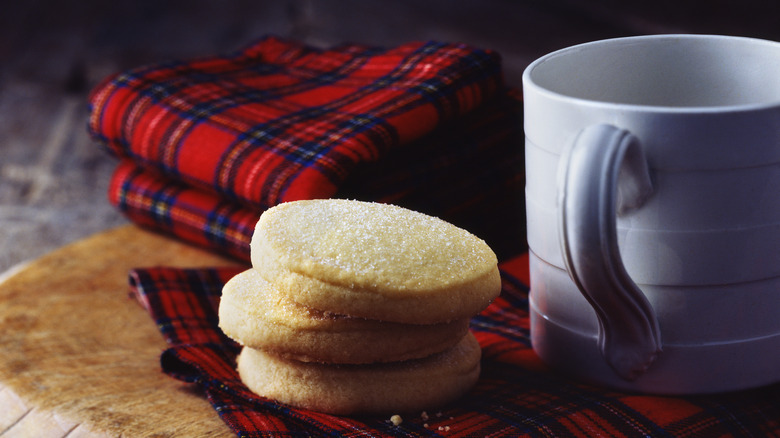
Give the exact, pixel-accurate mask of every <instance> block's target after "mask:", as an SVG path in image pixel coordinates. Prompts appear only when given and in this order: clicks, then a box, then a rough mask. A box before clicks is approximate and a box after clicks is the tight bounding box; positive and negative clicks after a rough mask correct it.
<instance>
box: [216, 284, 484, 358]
mask: <svg viewBox="0 0 780 438" xmlns="http://www.w3.org/2000/svg"><path fill="white" fill-rule="evenodd" d="M468 324H469V321H468V318H462V319H458V320H454V321H451V322H448V323H442V324H431V325H412V324H400V323H393V322H382V321H375V320H368V319H364V318H356V317H350V316H345V315H337V314H329V313H326V312H322V311H318V310H314V309H311V308H307V307H305V306H302V305H300V304H298V303H295V302H293V301H290V300H289V299H287V298H286V297H285V296H282V295H280V294H279V292H278V291H276V290H275V289H274V288H273V287H272V286H271V285H270V284H269V283H268V282H267V281H265V280H264V279H263V278H262V277H261V276H260V275H259V274H258V273H257V271H256V270H254V269H249V270H246V271H244V272H242V273H240V274H238V275H236V276H235V277H233V278H232V279H231V280H230V281H228V282H227V284H225V286H224V288H223V289H222V299H221V301H220V305H219V326H220V328H222V330H223V331H224V332H225V334H226V335H228V337H230V338H232V339H234V340H236V341H237V342H239V343H240V344H242V345H246V346H249V347H252V348H260V349H264V350H268V351H272V352H274V353H275V354H277V355H282V356H286V357H290V358H295V359H298V360H302V361H317V362H330V363H341V364H359V363H371V362H390V361H400V360H406V359H416V358H420V357H424V356H427V355H430V354H434V353H438V352H441V351H442V350H445V349H447V348H449V347H451V346H453V345H454V344H455V343H457V342H458V340H459V339H460V338H461V337H463V335H465V334H466V332H467V331H468Z"/></svg>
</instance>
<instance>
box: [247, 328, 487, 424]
mask: <svg viewBox="0 0 780 438" xmlns="http://www.w3.org/2000/svg"><path fill="white" fill-rule="evenodd" d="M480 356H481V351H480V347H479V344H478V343H477V340H476V339H475V338H474V335H472V334H471V333H468V334H467V335H466V336H464V337H463V338H462V339H461V340H460V342H459V343H458V344H456V345H455V346H454V347H452V348H450V349H448V350H445V351H444V352H442V353H439V354H435V355H433V356H428V357H427V358H423V359H417V360H412V361H406V362H392V363H383V364H372V365H331V364H320V363H313V362H298V361H294V360H289V359H284V358H281V357H278V356H274V355H272V354H268V353H266V352H263V351H262V350H255V349H251V348H248V347H244V349H243V350H242V352H241V354H240V355H239V357H238V373H239V375H240V376H241V380H242V381H243V382H244V384H245V385H246V386H247V387H248V388H249V389H250V390H252V392H254V393H256V394H258V395H261V396H264V397H267V398H271V399H274V400H277V401H279V402H282V403H286V404H289V405H292V406H296V407H300V408H306V409H311V410H315V411H319V412H324V413H330V414H335V415H352V414H396V413H403V412H415V411H416V412H419V411H421V410H425V409H433V408H437V407H439V406H442V405H444V404H447V403H449V402H452V401H455V400H456V399H458V398H460V397H461V396H463V395H464V394H465V393H466V392H467V391H468V390H469V389H471V388H472V386H473V385H474V384H475V383H476V381H477V379H478V377H479V371H480Z"/></svg>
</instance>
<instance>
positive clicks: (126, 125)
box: [89, 37, 525, 258]
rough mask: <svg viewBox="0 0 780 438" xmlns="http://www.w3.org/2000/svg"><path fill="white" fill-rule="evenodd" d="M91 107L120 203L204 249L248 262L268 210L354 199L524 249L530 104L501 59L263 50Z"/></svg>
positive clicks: (180, 69)
mask: <svg viewBox="0 0 780 438" xmlns="http://www.w3.org/2000/svg"><path fill="white" fill-rule="evenodd" d="M90 108H91V114H90V118H89V131H90V133H91V135H92V136H93V138H94V139H96V140H97V141H98V142H99V143H101V144H102V145H103V146H104V147H105V148H106V149H107V150H108V151H110V152H111V153H112V154H114V155H116V156H118V157H120V158H121V159H122V160H123V162H122V164H121V165H120V167H119V169H118V170H117V172H116V174H115V175H114V180H113V182H112V184H111V189H110V193H109V198H110V200H111V202H113V203H114V204H115V205H117V206H118V207H119V208H120V209H121V210H122V211H124V212H125V213H126V214H127V215H128V216H129V217H130V218H131V219H132V220H134V221H136V222H138V223H141V224H144V225H146V226H150V227H155V228H158V229H162V230H164V231H166V232H168V233H171V234H174V235H176V236H179V237H182V238H185V239H188V240H191V241H194V242H196V243H198V244H201V245H207V246H209V247H211V248H216V249H220V250H222V251H224V252H227V253H230V254H233V255H238V256H240V257H242V258H245V257H246V254H247V242H248V239H249V237H250V236H251V227H250V228H247V224H248V223H249V222H251V218H254V220H256V219H257V217H258V216H259V214H260V213H261V212H262V211H263V210H265V209H267V208H269V207H271V206H274V205H276V204H279V203H281V202H285V201H291V200H297V199H309V198H328V197H352V198H356V199H362V200H374V201H381V202H392V203H396V204H399V205H403V206H405V207H408V208H412V209H415V210H419V211H422V212H425V213H428V214H432V215H436V216H440V217H442V218H444V219H445V220H449V221H450V222H453V223H455V224H456V225H459V226H462V227H464V228H467V229H469V230H470V231H472V232H474V233H475V234H477V235H480V237H483V238H484V239H485V240H487V241H488V243H490V244H491V245H494V246H496V248H494V249H495V250H496V252H497V253H500V254H505V253H506V254H508V253H511V252H515V253H517V252H518V251H522V249H523V248H524V247H525V240H524V236H523V234H522V230H523V229H524V226H523V221H524V213H523V210H522V208H523V206H522V190H523V188H522V174H523V164H522V160H523V157H522V135H521V122H520V119H519V114H520V105H519V102H518V100H517V96H516V93H515V92H513V91H512V90H508V89H507V88H506V87H505V86H504V84H503V80H502V75H501V63H500V59H499V56H498V55H497V54H496V53H494V52H491V51H485V50H478V49H475V48H471V47H468V46H465V45H462V44H443V43H437V42H427V43H410V44H405V45H402V46H399V47H396V48H392V49H378V48H371V47H363V46H357V45H345V46H340V47H336V48H333V49H328V50H324V49H315V48H312V47H307V46H304V45H302V44H299V43H296V42H291V41H285V40H281V39H278V38H275V37H267V38H264V39H262V40H260V41H259V42H257V43H255V44H253V45H250V46H249V47H247V48H245V49H243V50H241V51H238V52H236V53H233V54H230V55H227V56H217V57H211V58H204V59H198V60H192V61H189V62H168V63H163V64H156V65H151V66H146V67H141V68H137V69H134V70H131V71H128V72H124V73H121V74H118V75H115V76H112V77H110V78H108V79H107V80H105V81H104V82H103V83H102V84H100V85H99V86H98V87H97V88H96V89H95V90H94V91H93V92H92V94H91V96H90ZM497 221H502V223H500V224H497ZM496 230H502V231H501V234H500V235H498V234H497V231H496Z"/></svg>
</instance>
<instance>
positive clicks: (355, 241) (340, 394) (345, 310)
mask: <svg viewBox="0 0 780 438" xmlns="http://www.w3.org/2000/svg"><path fill="white" fill-rule="evenodd" d="M251 258H252V269H249V270H247V271H245V272H243V273H241V274H239V275H237V276H236V277H234V278H233V279H231V280H230V281H229V282H228V283H227V284H226V285H225V287H224V289H223V295H222V300H221V303H220V308H219V318H220V327H221V328H222V330H223V331H224V332H225V333H226V334H227V335H228V336H229V337H231V338H232V339H234V340H236V341H237V342H239V343H240V344H241V345H243V346H244V348H243V351H242V353H241V355H240V356H239V358H238V372H239V374H240V376H241V379H242V380H243V381H244V383H245V384H246V385H247V386H248V387H249V388H250V389H251V390H252V391H254V392H256V393H257V394H259V395H261V396H264V397H268V398H271V399H275V400H277V401H280V402H283V403H287V404H290V405H293V406H297V407H302V408H308V409H312V410H316V411H320V412H327V413H332V414H342V415H347V414H361V413H383V414H386V413H396V412H409V411H417V410H424V409H432V408H435V407H437V406H440V405H443V404H445V403H448V402H450V401H453V400H455V399H457V398H459V397H460V396H462V395H463V394H464V393H465V392H466V391H468V390H469V389H470V388H471V387H472V386H473V385H474V383H475V382H476V380H477V378H478V376H479V371H480V365H479V362H480V355H481V351H480V347H479V344H478V343H477V341H476V339H475V338H474V336H473V335H472V334H471V333H470V332H469V329H468V324H469V319H470V318H471V317H472V316H473V315H475V314H477V313H479V312H480V311H481V310H482V309H484V308H485V307H487V305H488V304H489V303H490V302H491V301H492V300H493V299H494V298H495V297H496V296H497V295H498V293H499V291H500V288H501V286H500V278H499V272H498V268H497V260H496V256H495V254H494V253H493V251H492V250H491V249H490V248H489V247H488V246H487V244H485V242H484V241H482V240H481V239H479V238H477V237H476V236H474V235H472V234H470V233H469V232H467V231H465V230H463V229H460V228H458V227H455V226H454V225H452V224H449V223H447V222H444V221H442V220H440V219H437V218H434V217H431V216H427V215H424V214H421V213H417V212H414V211H411V210H407V209H404V208H401V207H397V206H393V205H388V204H379V203H370V202H361V201H350V200H337V199H329V200H310V201H296V202H289V203H284V204H281V205H278V206H276V207H274V208H271V209H269V210H267V211H266V212H265V213H264V214H263V215H262V217H261V218H260V220H259V221H258V223H257V226H256V228H255V233H254V235H253V237H252V244H251Z"/></svg>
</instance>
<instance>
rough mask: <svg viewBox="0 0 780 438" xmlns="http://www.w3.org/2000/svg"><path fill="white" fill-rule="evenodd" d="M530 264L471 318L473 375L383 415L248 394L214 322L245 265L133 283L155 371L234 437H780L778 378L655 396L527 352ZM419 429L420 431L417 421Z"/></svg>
mask: <svg viewBox="0 0 780 438" xmlns="http://www.w3.org/2000/svg"><path fill="white" fill-rule="evenodd" d="M527 263H528V259H527V256H520V257H516V258H513V259H511V260H508V261H506V262H503V263H502V264H501V265H500V268H501V274H502V285H503V289H502V292H501V295H500V296H499V298H497V299H496V300H495V301H494V302H493V303H492V304H491V305H490V306H489V307H488V308H487V309H486V310H485V311H484V312H482V313H481V314H480V315H478V316H476V317H474V319H473V320H472V331H473V332H474V333H475V335H476V336H477V339H478V340H479V342H480V344H481V345H482V349H483V360H482V375H481V377H480V380H479V382H478V383H477V385H476V387H475V388H474V389H473V390H472V391H471V393H469V394H467V395H466V396H465V397H464V398H463V399H461V400H460V401H458V402H456V403H454V404H453V405H451V406H448V407H445V408H443V409H442V410H441V411H436V412H428V413H427V414H428V418H427V419H425V418H423V417H422V415H421V413H419V414H420V415H408V414H407V415H404V416H403V419H404V421H403V423H402V424H401V425H399V426H393V425H392V423H391V422H390V421H389V416H388V417H387V418H379V417H374V416H366V417H355V418H352V417H339V416H332V415H327V414H321V413H317V412H311V411H307V410H304V409H297V408H292V407H289V406H286V405H282V404H279V403H276V402H273V401H271V400H267V399H265V398H262V397H258V396H256V395H254V394H253V393H251V392H250V391H249V390H248V389H247V388H246V387H245V386H244V385H243V384H242V383H241V381H240V379H239V377H238V374H237V372H236V371H235V355H236V354H237V352H238V346H237V345H236V344H235V343H234V342H233V341H231V340H229V339H227V338H226V337H225V336H224V335H223V334H222V332H221V331H220V330H219V328H218V326H217V313H216V308H217V306H218V301H219V296H220V295H221V289H222V285H223V284H224V283H225V282H226V281H227V280H228V279H229V278H231V277H232V276H233V275H235V274H237V273H238V272H240V271H241V270H243V268H211V269H180V268H165V267H158V268H149V269H136V270H134V271H133V272H132V273H131V277H130V283H131V290H132V291H133V293H134V295H135V296H136V298H137V299H138V300H139V301H140V302H141V303H142V304H143V305H144V307H145V308H146V309H147V310H148V311H149V313H150V314H151V316H152V318H153V319H154V320H155V321H156V323H157V325H158V327H159V328H160V331H161V333H162V334H163V336H164V337H165V339H166V340H167V341H168V343H169V345H170V348H168V349H167V350H166V351H164V352H163V354H162V356H161V366H162V369H163V371H164V372H166V373H167V374H169V375H170V376H172V377H174V378H177V379H179V380H182V381H184V382H190V383H192V384H196V385H198V386H200V387H201V388H202V389H203V390H204V391H205V393H206V394H207V396H208V399H209V401H210V402H211V403H212V405H213V407H214V409H215V410H216V411H217V412H218V413H219V415H220V417H221V418H222V419H223V420H224V421H225V422H226V423H227V424H228V425H229V426H230V427H231V428H232V429H233V431H235V432H236V434H237V435H238V436H241V437H267V436H290V437H293V436H345V437H358V436H396V437H412V436H455V437H475V436H477V437H482V436H488V437H497V436H512V437H523V436H527V437H537V436H543V437H571V436H574V437H593V436H616V437H650V436H652V437H767V436H780V403H779V402H778V401H779V400H780V384H776V385H772V386H768V387H765V388H760V389H755V390H749V391H740V392H733V393H728V394H718V395H707V396H688V397H662V396H650V395H636V394H625V393H620V392H614V391H610V390H604V389H599V388H595V387H591V386H587V385H583V384H579V383H575V382H572V381H568V380H566V379H565V378H563V377H561V376H559V375H557V374H555V373H553V372H551V371H550V370H548V369H547V368H546V367H545V366H544V365H543V364H542V363H541V361H540V360H539V359H538V357H537V356H536V355H535V354H534V352H533V350H532V349H531V347H530V340H529V321H528V301H527V300H528V287H527V286H526V285H527V284H528V275H527V270H528V264H527ZM426 425H427V426H426Z"/></svg>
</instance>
